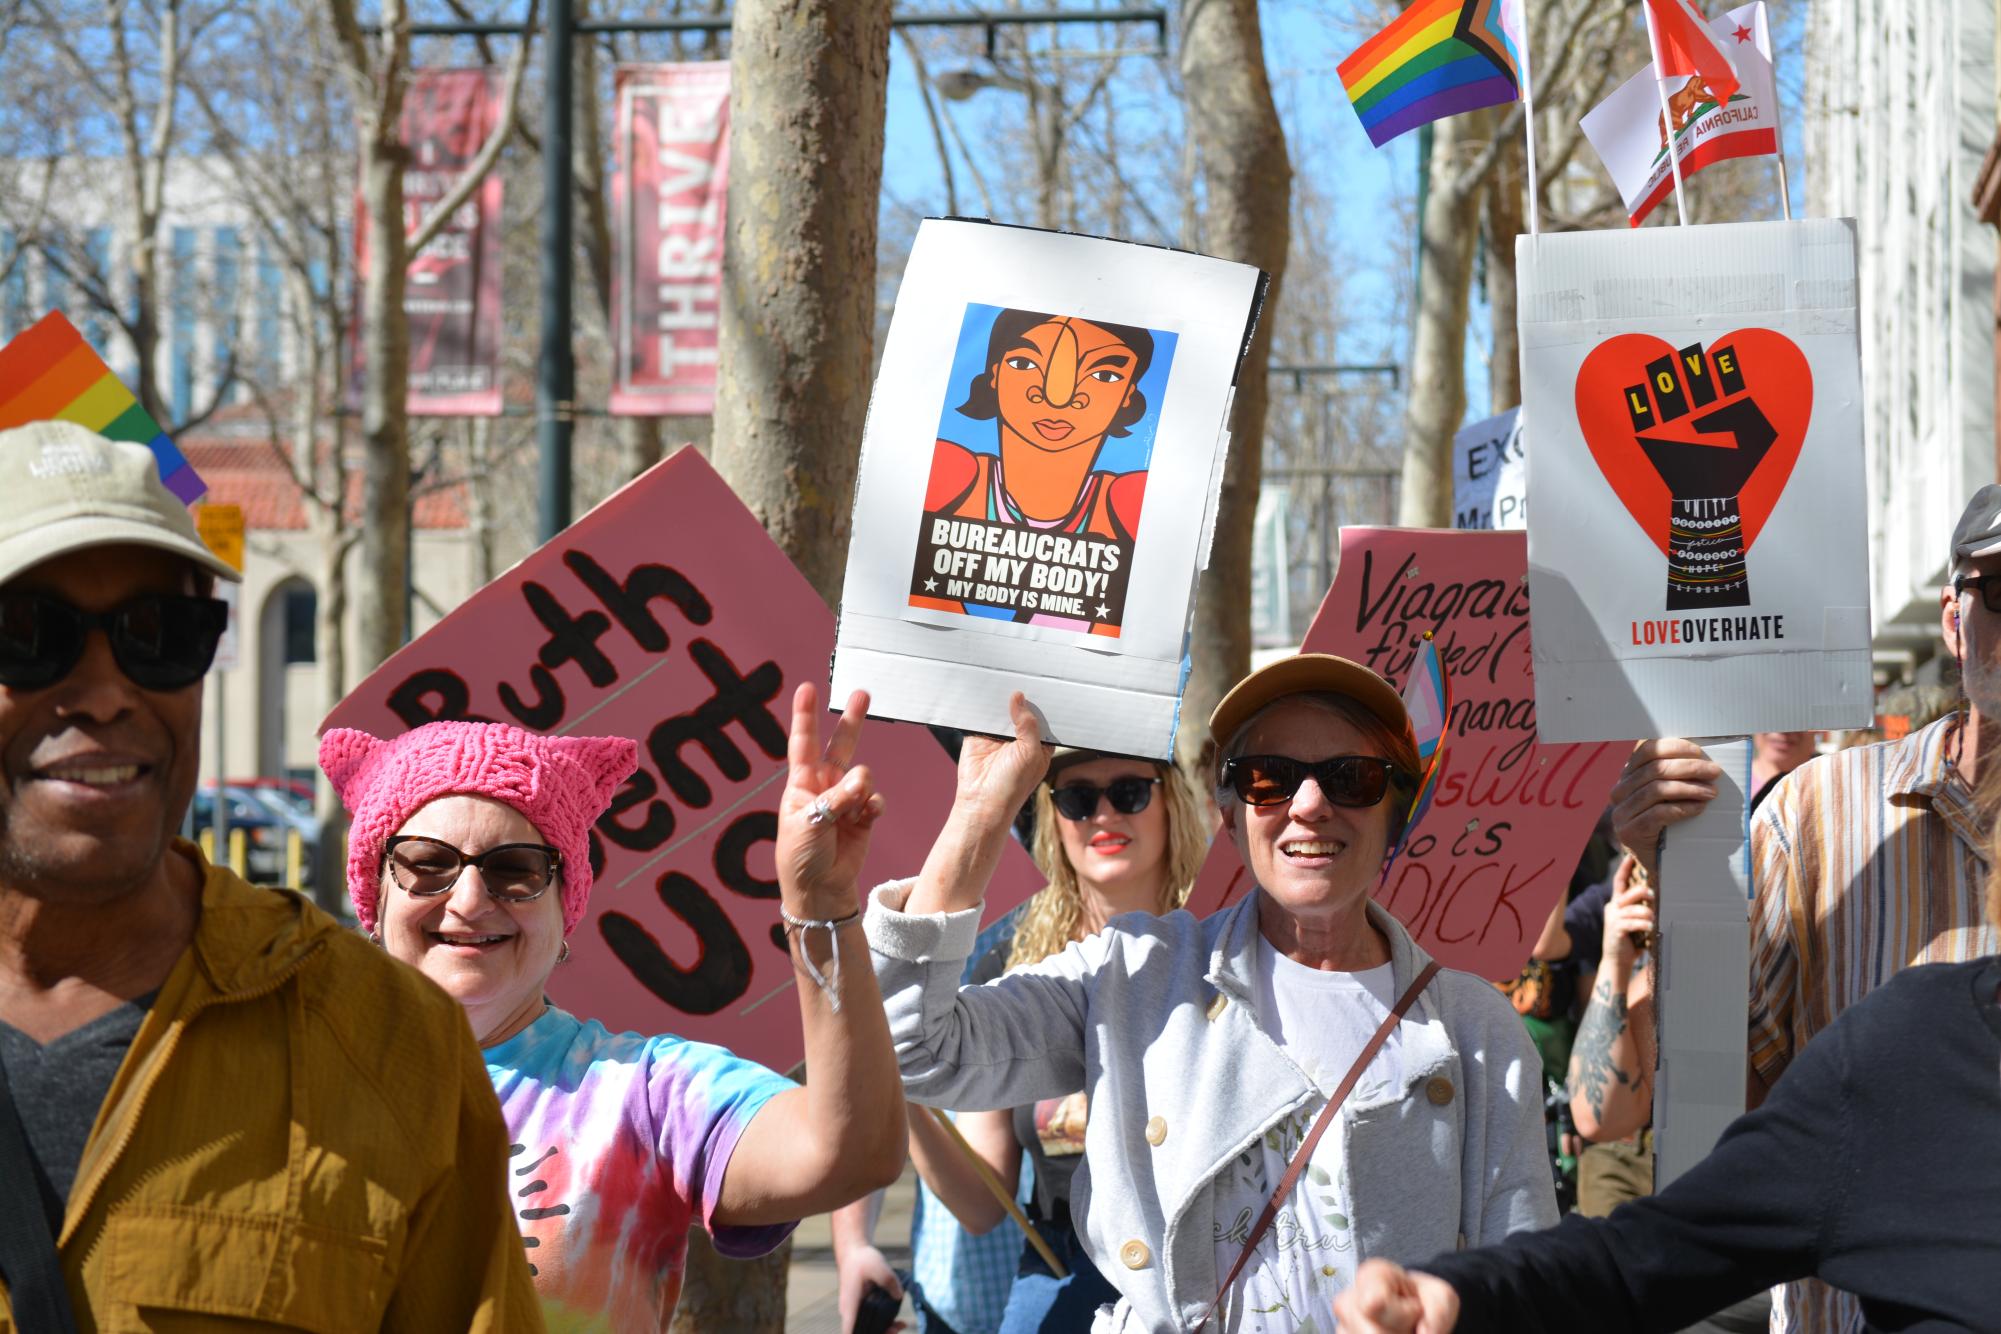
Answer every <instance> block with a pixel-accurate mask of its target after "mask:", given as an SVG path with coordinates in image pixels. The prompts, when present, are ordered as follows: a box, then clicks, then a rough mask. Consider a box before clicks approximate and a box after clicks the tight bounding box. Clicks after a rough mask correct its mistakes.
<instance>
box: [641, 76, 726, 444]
mask: <svg viewBox="0 0 2001 1334" xmlns="http://www.w3.org/2000/svg"><path fill="white" fill-rule="evenodd" d="M729 71H730V67H729V62H727V61H718V62H713V63H708V64H693V65H626V66H621V67H620V69H619V70H618V83H617V105H618V123H617V126H616V129H615V131H614V134H613V139H614V141H615V144H616V149H615V152H616V155H617V169H616V174H615V175H614V176H613V178H612V208H613V216H614V219H615V221H614V225H613V236H612V341H613V344H614V347H613V356H614V359H615V368H614V372H613V375H612V389H611V410H612V412H614V413H617V414H621V415H625V416H633V417H665V416H677V417H680V416H706V415H708V414H710V413H712V412H714V411H715V408H716V335H717V322H718V320H719V318H720V306H721V294H722V275H723V207H724V201H725V200H726V199H727V197H728V193H729V164H730V147H729V145H730V129H729V107H730V75H729Z"/></svg>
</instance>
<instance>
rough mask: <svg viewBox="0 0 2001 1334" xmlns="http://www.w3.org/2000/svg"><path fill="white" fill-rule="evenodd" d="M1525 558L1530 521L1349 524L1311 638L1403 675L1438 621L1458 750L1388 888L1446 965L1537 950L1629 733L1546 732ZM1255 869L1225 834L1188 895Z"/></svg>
mask: <svg viewBox="0 0 2001 1334" xmlns="http://www.w3.org/2000/svg"><path fill="white" fill-rule="evenodd" d="M1527 568H1528V549H1527V544H1526V539H1525V536H1524V534H1522V533H1519V532H1452V531H1448V530H1445V529H1438V528H1343V529H1342V530H1341V567H1340V574H1339V575H1338V576H1337V577H1336V579H1335V580H1334V587H1333V588H1331V589H1329V590H1328V593H1327V597H1326V600H1325V601H1323V602H1322V603H1321V604H1320V610H1319V612H1318V613H1317V614H1316V615H1315V616H1314V618H1313V624H1312V625H1311V626H1309V627H1308V628H1307V631H1306V641H1305V643H1304V644H1302V645H1301V646H1300V647H1301V650H1302V651H1303V652H1307V653H1336V654H1339V655H1340V656H1342V657H1344V658H1349V659H1352V660H1353V661H1355V662H1359V663H1362V664H1363V665H1365V666H1367V667H1370V668H1372V669H1374V670H1375V671H1377V672H1379V673H1381V674H1382V675H1384V676H1385V677H1387V678H1389V680H1390V682H1391V684H1393V685H1395V686H1396V687H1397V688H1398V689H1399V690H1401V689H1402V688H1403V687H1404V684H1405V680H1406V678H1407V676H1408V675H1409V673H1410V670H1411V666H1412V663H1413V662H1414V661H1415V659H1416V656H1417V649H1418V645H1419V644H1420V643H1422V642H1423V638H1424V635H1425V632H1427V631H1429V632H1430V633H1431V634H1432V636H1433V642H1434V643H1435V644H1436V645H1437V646H1438V658H1439V663H1440V665H1441V666H1442V667H1443V669H1444V671H1445V673H1446V675H1447V677H1448V679H1449V680H1450V682H1451V699H1452V711H1451V714H1450V715H1449V717H1448V720H1447V721H1448V727H1447V730H1446V735H1445V741H1444V746H1445V758H1444V759H1443V760H1442V761H1441V762H1440V770H1439V775H1438V779H1437V783H1436V786H1435V790H1434V794H1433V796H1432V799H1431V805H1430V806H1429V807H1428V808H1427V809H1426V810H1425V811H1424V812H1423V814H1421V815H1420V816H1419V817H1418V821H1417V823H1416V824H1415V825H1413V826H1412V827H1411V830H1410V837H1409V838H1408V839H1407V840H1406V842H1405V845H1404V850H1403V852H1402V853H1401V854H1399V855H1398V857H1397V858H1396V861H1395V862H1394V864H1392V866H1391V867H1390V873H1389V878H1388V880H1387V882H1385V883H1384V884H1383V885H1382V887H1381V888H1380V889H1379V890H1378V891H1377V899H1378V901H1379V902H1381V903H1382V905H1383V906H1384V907H1385V908H1387V909H1389V910H1390V911H1391V912H1392V913H1395V914H1396V916H1397V919H1398V920H1399V921H1401V922H1402V923H1403V924H1404V925H1405V926H1406V927H1408V928H1410V932H1411V934H1412V935H1413V936H1414V937H1416V939H1417V943H1418V944H1419V945H1420V946H1422V947H1423V948H1424V949H1426V950H1427V951H1429V952H1430V953H1431V954H1432V956H1433V957H1435V958H1437V959H1438V960H1440V961H1441V962H1442V963H1444V964H1445V965H1446V966H1447V967H1449V968H1463V969H1465V970H1466V971H1467V972H1471V973H1478V974H1479V975H1481V976H1482V977H1487V978H1491V979H1493V980H1494V981H1497V982H1503V981H1507V980H1508V979H1510V978H1513V977H1515V976H1516V975H1517V974H1518V973H1519V972H1520V971H1521V967H1522V964H1523V963H1525V962H1526V961H1527V959H1528V955H1529V949H1530V947H1531V946H1533V945H1534V944H1535V941H1536V937H1537V935H1539V934H1540V933H1541V931H1542V926H1543V923H1544V922H1545V921H1547V920H1548V918H1549V914H1550V910H1551V909H1552V908H1554V907H1555V906H1556V904H1557V903H1558V902H1559V901H1560V900H1561V899H1562V898H1563V895H1564V891H1565V890H1566V889H1567V888H1568V887H1569V884H1570V877H1571V874H1572V872H1574V871H1575V870H1576V869H1577V861H1578V858H1579V856H1580V855H1581V854H1582V853H1583V851H1584V845H1585V843H1586V841H1587V840H1588V839H1589V838H1590V837H1591V831H1592V829H1593V827H1594V826H1595V825H1596V824H1597V822H1598V817H1599V814H1600V812H1602V811H1603V810H1604V809H1605V801H1606V797H1607V796H1608V794H1609V793H1610V792H1611V790H1612V784H1613V783H1614V782H1616V781H1617V780H1618V777H1619V772H1620V770H1621V769H1622V768H1623V767H1624V766H1625V762H1626V755H1627V752H1628V751H1630V750H1631V749H1632V747H1631V745H1630V744H1629V743H1626V742H1613V741H1606V742H1600V743H1598V744H1595V745H1576V746H1562V745H1549V744H1546V743H1544V742H1541V741H1538V739H1537V736H1536V700H1535V683H1534V679H1533V678H1534V675H1535V670H1536V669H1535V666H1534V655H1533V654H1532V653H1531V643H1532V636H1531V632H1530V628H1529V583H1528V579H1527ZM1251 883H1252V882H1251V877H1250V872H1249V871H1247V870H1246V869H1245V867H1244V860H1243V857H1242V855H1241V854H1240V853H1239V852H1238V850H1237V847H1236V845H1235V844H1234V843H1232V842H1231V841H1230V839H1229V837H1228V836H1227V835H1218V836H1217V839H1216V842H1215V844H1214V845H1213V846H1212V847H1211V848H1210V850H1209V859H1208V860H1207V861H1206V862H1204V863H1203V866H1202V873H1201V875H1200V876H1198V877H1197V878H1196V881H1195V889H1194V892H1193V893H1191V894H1190V895H1189V899H1188V908H1189V911H1191V912H1193V913H1195V914H1196V915H1197V916H1205V915H1207V914H1208V913H1211V912H1214V911H1216V910H1217V909H1218V908H1222V907H1224V906H1226V905H1228V904H1230V903H1232V902H1234V901H1236V899H1237V898H1238V897H1239V896H1241V895H1242V894H1244V893H1246V892H1248V891H1249V890H1250V888H1251Z"/></svg>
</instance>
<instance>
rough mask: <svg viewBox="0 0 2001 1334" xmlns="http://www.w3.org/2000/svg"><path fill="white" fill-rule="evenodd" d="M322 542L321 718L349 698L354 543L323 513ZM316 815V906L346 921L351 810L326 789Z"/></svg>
mask: <svg viewBox="0 0 2001 1334" xmlns="http://www.w3.org/2000/svg"><path fill="white" fill-rule="evenodd" d="M312 526H313V528H314V529H315V530H316V532H315V536H317V537H318V538H319V541H320V590H319V609H318V616H317V617H316V621H317V623H316V624H315V626H314V627H313V628H314V633H315V634H316V635H317V636H318V641H319V642H318V644H317V645H316V647H317V648H318V650H319V653H318V656H319V660H320V661H319V668H320V706H319V708H320V717H322V718H324V717H326V716H327V715H328V714H330V713H332V712H333V711H334V710H335V709H336V708H338V707H339V706H340V703H341V701H342V700H343V699H345V698H346V697H347V553H348V550H349V548H350V547H352V546H353V542H352V541H350V540H348V539H347V538H346V536H345V534H344V533H343V532H342V531H341V527H340V525H339V523H338V521H337V518H336V516H331V515H327V514H321V515H319V517H318V518H317V519H316V520H315V521H314V523H313V525H312ZM319 794H320V799H319V801H318V803H317V805H316V806H315V809H314V813H315V814H316V815H318V816H319V819H320V841H319V845H318V847H317V848H316V849H315V850H314V854H313V901H314V902H315V903H317V904H319V906H320V907H322V908H324V909H326V910H327V911H328V912H330V913H332V914H334V915H335V916H336V917H339V916H344V915H345V914H346V912H347V909H348V902H347V823H348V821H347V810H346V808H345V807H344V806H343V805H342V804H341V799H340V794H339V793H338V792H336V791H334V788H333V784H331V783H326V784H322V785H321V786H320V789H319Z"/></svg>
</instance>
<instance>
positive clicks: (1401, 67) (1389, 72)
mask: <svg viewBox="0 0 2001 1334" xmlns="http://www.w3.org/2000/svg"><path fill="white" fill-rule="evenodd" d="M1521 5H1522V0H1417V3H1415V4H1413V5H1412V6H1411V7H1410V8H1409V9H1406V10H1405V11H1404V12H1403V13H1401V14H1399V15H1397V17H1396V20H1395V21H1394V22H1392V23H1391V24H1390V26H1389V27H1387V28H1384V29H1383V30H1382V31H1381V32H1379V33H1377V34H1376V35H1375V36H1374V37H1371V38H1370V39H1369V40H1368V41H1366V42H1364V43H1362V45H1361V47H1360V48H1359V49H1357V50H1356V52H1355V54H1353V55H1351V56H1349V57H1348V58H1347V59H1346V60H1344V61H1342V62H1341V67H1340V74H1341V84H1342V86H1343V87H1345V88H1346V89H1347V90H1348V100H1349V101H1351V102H1353V103H1354V104H1355V114H1356V115H1358V116H1360V117H1361V118H1362V128H1363V129H1364V130H1367V131H1368V133H1369V142H1371V143H1373V144H1374V145H1375V146H1376V147H1378V148H1381V147H1382V146H1383V145H1384V144H1386V143H1388V142H1389V141H1390V140H1392V139H1394V138H1396V137H1397V136H1398V135H1400V134H1402V133H1403V132H1404V131H1405V130H1414V129H1416V128H1417V127H1418V126H1420V125H1424V124H1427V123H1429V122H1431V121H1434V120H1438V119H1441V118H1442V117H1445V116H1456V115H1458V114H1459V113H1460V112H1462V111H1477V110H1479V109H1480V108H1481V107H1491V106H1499V105H1500V104H1501V103H1503V102H1513V101H1515V100H1517V99H1518V98H1520V97H1521V95H1522V73H1521V51H1522V48H1523V47H1524V46H1525V45H1526V40H1525V38H1524V36H1523V27H1522V14H1521Z"/></svg>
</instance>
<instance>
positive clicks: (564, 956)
mask: <svg viewBox="0 0 2001 1334" xmlns="http://www.w3.org/2000/svg"><path fill="white" fill-rule="evenodd" d="M569 961H570V942H569V941H567V940H565V941H564V942H563V948H562V949H561V950H560V951H559V952H558V953H557V955H556V962H557V963H568V962H569Z"/></svg>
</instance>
